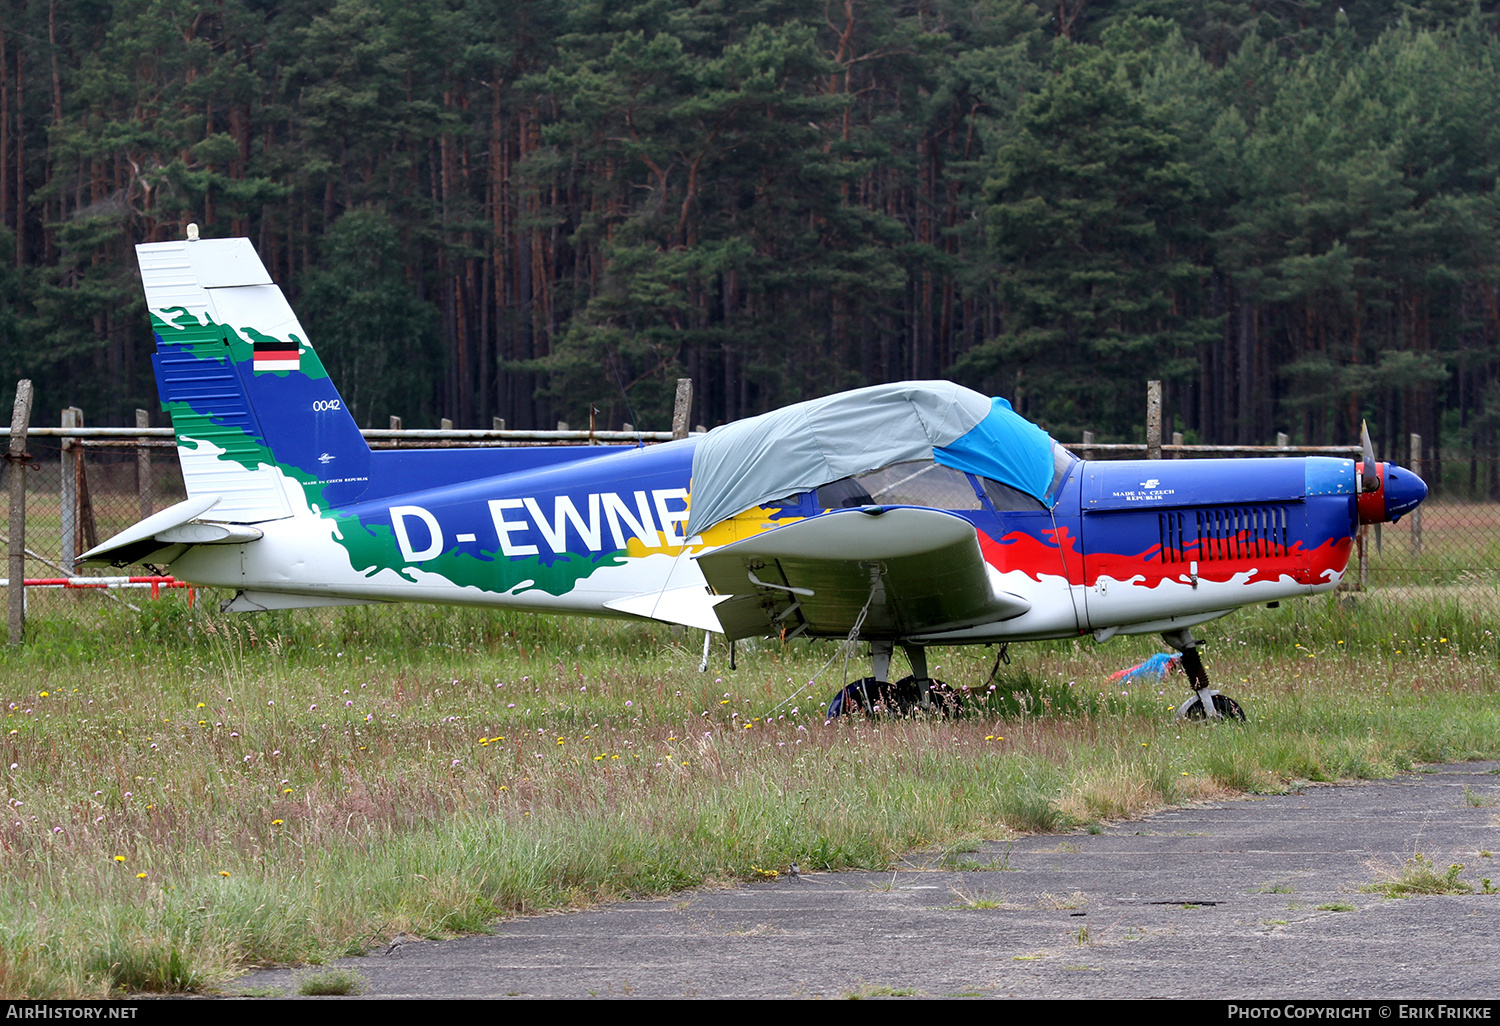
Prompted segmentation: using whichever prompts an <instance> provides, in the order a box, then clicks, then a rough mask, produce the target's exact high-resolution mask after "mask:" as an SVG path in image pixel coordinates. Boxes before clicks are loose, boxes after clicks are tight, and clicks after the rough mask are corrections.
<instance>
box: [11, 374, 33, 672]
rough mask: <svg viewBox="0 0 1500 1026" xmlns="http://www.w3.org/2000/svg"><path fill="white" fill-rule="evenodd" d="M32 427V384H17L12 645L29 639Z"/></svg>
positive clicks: (13, 448) (25, 381)
mask: <svg viewBox="0 0 1500 1026" xmlns="http://www.w3.org/2000/svg"><path fill="white" fill-rule="evenodd" d="M30 424H31V381H30V380H29V379H25V378H23V379H22V380H20V381H18V382H16V406H15V409H14V410H13V411H12V412H11V415H10V453H9V458H8V459H9V463H10V587H8V588H7V589H6V591H7V593H8V594H7V595H6V599H7V604H8V606H9V609H10V617H9V620H10V643H11V644H12V645H19V644H21V642H22V641H24V640H25V637H26V429H27V428H28V427H29V426H30Z"/></svg>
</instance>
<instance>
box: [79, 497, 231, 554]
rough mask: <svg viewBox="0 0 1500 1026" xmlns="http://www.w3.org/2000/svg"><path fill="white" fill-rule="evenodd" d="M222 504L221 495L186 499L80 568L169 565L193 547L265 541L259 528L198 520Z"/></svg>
mask: <svg viewBox="0 0 1500 1026" xmlns="http://www.w3.org/2000/svg"><path fill="white" fill-rule="evenodd" d="M218 503H219V496H217V495H199V496H195V497H194V498H191V499H184V500H183V501H182V502H179V503H178V504H177V505H175V506H169V507H168V508H167V509H164V510H162V511H161V512H160V513H155V514H153V515H151V516H149V517H147V518H146V519H145V520H142V521H141V522H140V523H138V524H136V525H135V526H134V527H127V528H126V529H125V530H123V531H121V532H120V533H119V534H117V535H115V536H114V537H113V538H111V539H109V540H108V541H106V542H104V543H103V544H101V545H96V546H94V547H93V548H92V549H89V550H88V551H87V552H85V553H84V554H83V555H82V556H79V557H78V565H79V566H128V565H129V564H131V563H143V562H161V563H168V562H171V561H172V560H173V559H176V558H177V556H179V555H181V554H182V553H183V552H185V551H186V550H187V547H188V546H190V545H240V544H244V543H245V542H252V541H255V540H256V539H258V538H260V537H261V532H260V530H259V529H258V528H254V527H246V526H244V525H242V524H222V523H216V522H213V521H200V520H198V519H197V518H198V517H200V516H202V515H203V514H204V513H207V512H208V511H209V510H211V509H213V508H214V507H215V506H216V505H218Z"/></svg>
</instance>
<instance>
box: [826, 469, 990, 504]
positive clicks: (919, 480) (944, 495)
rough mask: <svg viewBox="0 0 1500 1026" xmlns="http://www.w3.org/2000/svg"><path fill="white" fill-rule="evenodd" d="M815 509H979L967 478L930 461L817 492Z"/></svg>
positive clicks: (881, 471)
mask: <svg viewBox="0 0 1500 1026" xmlns="http://www.w3.org/2000/svg"><path fill="white" fill-rule="evenodd" d="M818 506H819V507H821V508H822V509H842V508H845V507H849V506H927V507H929V508H931V509H950V510H967V509H981V508H982V506H981V505H980V502H979V496H978V495H976V494H975V492H974V486H973V485H971V484H970V483H969V476H968V475H967V474H965V473H964V472H963V471H961V470H954V469H953V468H952V467H944V466H940V465H939V464H937V463H934V462H933V461H932V460H913V461H911V462H909V463H893V464H892V465H890V466H889V467H882V468H881V469H879V470H874V471H871V472H870V473H868V474H856V475H855V476H854V477H846V478H843V479H841V480H838V481H835V482H833V483H832V484H826V485H824V486H823V487H821V488H819V489H818Z"/></svg>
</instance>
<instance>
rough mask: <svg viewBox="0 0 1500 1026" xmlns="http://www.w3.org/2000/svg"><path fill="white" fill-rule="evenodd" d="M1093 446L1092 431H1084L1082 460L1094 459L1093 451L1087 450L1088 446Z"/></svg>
mask: <svg viewBox="0 0 1500 1026" xmlns="http://www.w3.org/2000/svg"><path fill="white" fill-rule="evenodd" d="M1093 444H1094V433H1093V432H1092V431H1085V432H1084V433H1083V458H1084V459H1086V460H1091V459H1093V458H1094V450H1092V449H1090V448H1089V446H1091V445H1093Z"/></svg>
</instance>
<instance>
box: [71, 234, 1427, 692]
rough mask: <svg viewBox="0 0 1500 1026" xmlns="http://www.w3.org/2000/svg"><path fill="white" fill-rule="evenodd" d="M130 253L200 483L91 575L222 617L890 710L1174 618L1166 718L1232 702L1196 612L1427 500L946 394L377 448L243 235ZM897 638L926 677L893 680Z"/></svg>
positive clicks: (1287, 583) (1323, 581)
mask: <svg viewBox="0 0 1500 1026" xmlns="http://www.w3.org/2000/svg"><path fill="white" fill-rule="evenodd" d="M191 234H193V233H191V232H190V235H191ZM137 253H138V258H139V262H140V268H141V277H142V281H143V285H144V287H145V291H146V297H147V302H148V306H149V308H150V313H151V320H152V326H153V328H154V330H155V335H156V344H157V351H156V353H155V355H154V356H153V362H154V365H155V369H156V379H157V385H158V388H159V389H160V394H161V403H162V409H163V410H165V411H166V412H168V413H170V414H171V415H172V423H173V427H174V429H175V433H176V437H177V450H178V455H179V458H180V460H181V463H182V473H183V479H184V481H185V483H186V486H187V493H188V498H187V499H186V501H184V502H181V503H178V504H177V505H175V506H173V507H171V508H170V509H166V510H163V511H161V512H160V513H157V514H155V515H154V516H152V517H149V518H147V519H146V520H143V521H141V522H140V523H139V524H136V525H135V526H134V527H132V528H129V529H128V530H126V531H124V532H122V533H121V534H119V535H117V536H116V537H114V538H111V539H110V540H109V541H106V542H105V543H103V544H102V545H99V546H97V547H95V548H94V549H92V550H90V551H89V552H87V553H85V554H84V556H83V557H82V561H84V562H87V563H88V564H90V565H114V566H123V565H126V564H130V563H142V564H146V565H152V566H157V567H162V566H167V565H170V567H171V570H172V573H173V574H175V575H176V576H177V577H178V578H180V579H182V580H186V581H189V582H192V583H194V584H199V585H205V586H214V587H221V588H229V589H234V590H235V593H236V594H235V597H234V598H233V599H232V600H231V601H230V602H228V603H227V604H226V606H225V608H226V609H229V610H234V611H253V610H265V609H286V608H293V607H304V606H333V605H350V604H361V603H374V602H403V601H416V602H435V603H452V604H464V605H478V606H497V607H506V608H514V609H523V610H532V611H536V612H548V613H576V614H582V615H589V616H615V617H636V618H642V617H643V618H650V619H654V620H661V621H666V622H669V623H674V624H682V625H686V626H689V627H694V628H699V629H704V630H708V631H717V632H722V633H723V634H725V635H726V636H727V637H728V638H729V639H730V641H731V642H732V641H734V640H736V639H741V638H748V637H755V636H763V635H774V636H777V637H780V638H783V639H787V640H790V639H793V638H799V637H807V638H819V637H821V638H857V639H858V640H861V641H867V642H869V643H870V646H871V650H872V661H873V673H872V675H871V676H870V677H868V678H865V680H864V681H863V682H861V687H860V689H859V691H858V693H857V695H855V697H858V698H860V699H861V702H862V704H866V703H874V702H885V703H886V704H887V708H891V707H896V708H910V707H911V706H913V705H919V706H922V707H930V706H931V705H932V704H933V699H934V697H935V696H936V697H941V689H940V688H939V687H938V686H937V685H936V684H935V683H934V682H932V681H930V680H929V678H928V672H927V659H926V651H927V649H928V648H929V647H931V646H934V645H974V644H1001V645H1004V644H1006V643H1008V642H1012V641H1032V640H1040V639H1047V638H1065V637H1077V636H1080V635H1084V634H1092V635H1093V636H1094V638H1095V639H1097V640H1100V641H1104V640H1107V639H1108V638H1110V637H1112V636H1114V635H1115V634H1145V633H1160V634H1161V635H1162V636H1163V637H1164V638H1165V639H1166V641H1167V642H1168V643H1169V644H1170V645H1172V646H1173V647H1174V648H1176V649H1178V650H1179V651H1181V652H1182V654H1183V658H1182V663H1183V669H1184V670H1185V671H1186V673H1187V676H1188V679H1189V682H1190V683H1191V685H1192V687H1193V695H1192V696H1191V697H1190V698H1188V699H1187V701H1185V702H1184V703H1183V704H1182V706H1181V707H1180V709H1179V713H1180V714H1183V715H1190V716H1198V717H1210V718H1211V717H1218V716H1242V713H1241V711H1240V709H1239V707H1238V705H1237V703H1235V702H1234V701H1233V700H1232V699H1229V698H1227V697H1226V696H1223V695H1220V694H1218V692H1217V691H1215V690H1214V689H1213V688H1212V687H1210V685H1209V681H1208V677H1207V674H1206V673H1205V672H1204V669H1203V664H1202V660H1201V659H1200V658H1199V654H1198V649H1197V646H1198V642H1197V640H1196V639H1195V638H1194V637H1193V635H1192V632H1191V628H1192V627H1194V626H1196V625H1198V624H1201V623H1204V622H1206V621H1209V620H1213V619H1215V618H1217V617H1220V616H1223V615H1225V614H1226V613H1228V612H1231V611H1232V610H1234V609H1235V608H1237V607H1240V606H1245V605H1251V604H1254V603H1259V602H1276V601H1279V600H1281V599H1288V598H1293V597H1296V596H1302V595H1312V594H1316V593H1319V592H1326V591H1329V590H1331V589H1333V588H1335V587H1336V586H1337V585H1338V583H1339V581H1340V579H1341V578H1342V576H1343V574H1344V570H1345V567H1346V566H1347V564H1348V561H1349V555H1350V550H1351V547H1352V539H1353V537H1354V535H1355V534H1356V532H1357V531H1358V530H1359V526H1360V524H1361V523H1379V522H1383V521H1394V520H1395V519H1397V518H1398V517H1400V516H1402V515H1404V514H1406V513H1407V512H1409V511H1410V510H1412V509H1414V508H1416V506H1417V505H1418V504H1419V503H1420V502H1421V501H1422V500H1423V499H1424V498H1425V497H1426V494H1427V488H1426V485H1425V484H1423V482H1422V481H1421V479H1420V478H1418V477H1417V476H1416V475H1415V474H1413V473H1411V472H1410V471H1408V470H1404V469H1401V468H1398V467H1395V466H1393V465H1392V464H1390V463H1377V462H1376V461H1375V459H1374V456H1373V453H1372V452H1371V450H1370V446H1369V442H1368V436H1366V441H1365V459H1364V462H1363V464H1360V465H1357V464H1356V463H1355V462H1354V461H1352V460H1345V459H1331V458H1326V457H1308V458H1287V459H1269V460H1244V459H1241V460H1232V459H1231V460H1172V461H1120V462H1115V461H1111V462H1085V461H1081V460H1079V459H1077V458H1076V457H1074V456H1073V455H1072V454H1071V453H1069V452H1068V451H1067V450H1066V449H1064V448H1063V447H1062V446H1061V445H1059V444H1058V443H1057V442H1055V441H1053V440H1052V439H1051V438H1049V437H1048V436H1047V435H1046V433H1045V432H1043V431H1042V430H1041V429H1040V428H1038V427H1036V426H1035V425H1033V424H1031V423H1030V422H1028V421H1026V420H1025V419H1023V418H1022V417H1020V416H1019V415H1017V414H1016V413H1015V412H1013V411H1012V409H1011V407H1010V404H1009V403H1007V402H1006V401H1005V400H1004V399H991V398H987V397H985V396H982V395H980V394H979V393H977V392H973V391H970V390H969V389H966V388H962V387H960V386H958V385H955V384H952V383H951V382H946V381H914V382H902V383H899V384H889V385H876V386H872V387H869V388H862V389H857V390H854V391H852V392H843V393H839V394H836V395H831V396H827V397H824V398H821V399H814V400H812V401H810V402H804V403H798V404H796V405H793V406H789V407H787V408H785V409H781V410H777V411H774V412H771V413H767V414H764V415H762V416H758V417H751V418H748V419H746V420H742V421H738V422H735V423H732V424H726V425H724V426H722V427H719V428H715V429H714V430H713V431H711V432H709V433H707V434H706V435H701V436H694V437H689V438H686V439H681V440H678V441H673V442H669V443H665V444H662V445H654V446H649V447H648V446H634V447H632V446H607V447H565V448H505V449H500V448H495V449H442V450H390V451H372V450H371V449H370V447H369V445H368V444H367V443H366V442H365V441H364V439H363V437H362V436H361V435H360V433H359V430H358V428H357V426H356V424H355V421H354V418H353V417H352V416H351V415H350V413H349V410H348V409H347V407H346V406H345V405H344V403H343V400H342V399H341V398H340V396H339V393H338V391H337V390H336V389H335V388H334V386H333V383H332V382H331V381H330V380H329V378H328V374H327V372H326V371H325V370H324V368H323V364H322V362H321V361H320V360H319V358H318V355H317V352H316V351H315V350H314V349H313V347H312V345H311V344H310V343H309V342H308V340H307V333H306V332H305V331H304V330H303V329H302V326H301V325H300V324H299V323H298V322H297V318H296V315H295V314H294V313H293V312H292V310H291V308H290V306H289V305H288V304H287V302H286V299H285V298H284V297H283V295H282V293H281V290H280V289H279V288H277V287H276V285H275V284H274V283H272V281H271V279H270V276H269V275H268V274H267V273H266V270H265V268H264V266H263V265H262V264H261V261H260V259H259V258H258V257H257V256H256V254H255V251H254V249H253V248H252V247H251V245H250V243H249V241H248V240H246V239H215V240H211V239H201V240H190V241H181V242H162V243H152V244H148V245H142V246H138V247H137ZM897 647H900V648H901V649H902V650H903V651H904V653H905V654H906V656H907V659H908V661H909V662H910V665H911V671H912V672H911V674H910V676H909V677H907V678H905V679H903V680H901V681H897V682H895V683H894V684H892V683H891V681H890V665H891V657H892V653H893V651H894V650H895V649H896V648H897ZM1002 652H1003V649H1002ZM846 694H847V692H841V693H840V696H841V697H843V696H844V695H846ZM872 696H873V697H872ZM866 707H867V708H869V704H866Z"/></svg>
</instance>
